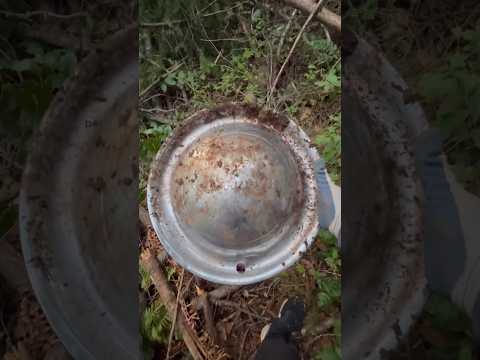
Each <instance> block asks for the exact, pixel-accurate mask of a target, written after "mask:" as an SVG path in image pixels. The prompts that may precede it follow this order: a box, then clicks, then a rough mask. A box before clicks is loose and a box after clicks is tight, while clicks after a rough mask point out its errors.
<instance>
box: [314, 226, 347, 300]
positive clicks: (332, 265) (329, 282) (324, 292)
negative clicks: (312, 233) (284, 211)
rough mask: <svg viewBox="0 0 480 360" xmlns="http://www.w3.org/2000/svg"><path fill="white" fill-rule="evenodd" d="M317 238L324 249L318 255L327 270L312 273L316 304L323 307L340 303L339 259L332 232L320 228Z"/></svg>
mask: <svg viewBox="0 0 480 360" xmlns="http://www.w3.org/2000/svg"><path fill="white" fill-rule="evenodd" d="M319 239H320V241H322V243H323V245H324V247H325V250H323V251H322V252H321V253H320V257H321V258H322V259H323V261H324V262H325V264H326V266H327V272H325V271H314V273H313V275H314V277H315V281H316V283H317V287H318V293H317V298H318V305H319V307H320V309H325V308H327V307H329V306H331V305H337V304H339V303H340V296H341V281H340V277H339V271H340V267H341V260H340V255H339V253H338V247H337V241H336V239H335V237H334V236H333V235H332V234H330V233H329V232H328V231H325V230H322V231H321V232H320V233H319Z"/></svg>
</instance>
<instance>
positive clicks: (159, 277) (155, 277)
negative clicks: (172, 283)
mask: <svg viewBox="0 0 480 360" xmlns="http://www.w3.org/2000/svg"><path fill="white" fill-rule="evenodd" d="M140 261H141V263H142V265H143V267H144V269H145V270H147V271H148V272H149V274H150V277H151V278H152V281H153V284H154V285H155V288H156V289H157V292H158V295H159V296H160V299H161V300H162V303H163V304H164V305H165V307H166V308H167V310H168V314H169V316H170V319H175V317H176V325H177V328H178V329H179V330H180V332H181V333H182V338H183V341H184V343H185V345H186V346H187V348H188V350H189V351H190V354H191V355H192V357H193V359H194V360H203V356H202V355H201V354H200V352H199V350H198V347H197V345H196V344H197V343H198V342H199V340H198V338H196V335H195V334H194V333H193V331H192V329H191V328H190V327H189V326H188V324H187V320H186V319H185V315H183V313H182V312H178V313H177V315H175V314H176V310H178V309H176V303H177V302H176V298H175V296H174V295H173V293H172V291H171V290H170V287H169V285H168V281H167V279H166V278H165V275H164V274H163V271H162V269H161V267H160V264H159V263H158V261H157V260H156V259H155V256H154V255H153V254H152V253H151V252H150V251H149V250H145V251H144V252H143V253H142V254H141V256H140ZM172 326H173V324H172Z"/></svg>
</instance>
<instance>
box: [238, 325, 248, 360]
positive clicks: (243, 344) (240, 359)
mask: <svg viewBox="0 0 480 360" xmlns="http://www.w3.org/2000/svg"><path fill="white" fill-rule="evenodd" d="M249 332H250V329H249V328H247V331H245V335H243V339H242V342H241V344H240V351H239V352H238V353H239V354H238V360H242V356H243V349H244V348H245V341H246V340H247V336H248V333H249Z"/></svg>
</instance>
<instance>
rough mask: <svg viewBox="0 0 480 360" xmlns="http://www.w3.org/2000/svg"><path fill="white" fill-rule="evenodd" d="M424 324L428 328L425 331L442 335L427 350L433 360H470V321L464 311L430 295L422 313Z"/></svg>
mask: <svg viewBox="0 0 480 360" xmlns="http://www.w3.org/2000/svg"><path fill="white" fill-rule="evenodd" d="M424 323H425V324H428V325H427V326H429V327H430V328H429V329H428V330H425V331H429V332H430V333H432V332H433V333H440V334H443V335H444V336H442V337H441V338H442V339H443V340H442V341H436V342H434V344H432V346H431V348H430V349H429V350H428V352H429V355H430V356H431V357H432V358H434V359H439V360H447V359H460V360H471V359H473V358H472V354H473V345H472V321H471V319H470V318H469V316H468V315H467V314H466V313H465V311H464V310H463V309H461V308H459V307H458V306H456V305H455V304H453V303H452V302H451V301H450V300H449V299H447V298H446V297H444V296H443V295H439V294H435V293H433V294H431V296H430V298H429V300H428V302H427V304H426V306H425V312H424Z"/></svg>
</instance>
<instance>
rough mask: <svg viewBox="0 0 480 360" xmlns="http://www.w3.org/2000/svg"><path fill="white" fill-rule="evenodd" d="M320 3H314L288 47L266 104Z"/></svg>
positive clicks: (321, 1)
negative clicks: (288, 50) (290, 45)
mask: <svg viewBox="0 0 480 360" xmlns="http://www.w3.org/2000/svg"><path fill="white" fill-rule="evenodd" d="M322 3H323V0H319V1H318V3H317V4H316V5H315V7H314V8H313V10H312V12H311V13H310V15H309V16H308V18H307V20H306V21H305V23H304V24H303V26H302V28H301V29H300V31H299V33H298V35H297V38H296V39H295V41H294V43H293V45H292V47H291V48H290V52H289V53H288V55H287V58H286V59H285V61H284V62H283V64H282V67H281V68H280V70H279V71H278V74H277V77H276V78H275V80H274V81H273V84H272V87H271V89H270V92H269V94H268V97H267V104H269V103H270V99H271V98H272V95H273V93H274V91H275V88H276V87H277V84H278V80H279V79H280V76H281V75H282V73H283V70H284V69H285V66H287V63H288V62H289V60H290V58H291V57H292V54H293V52H294V50H295V48H296V46H297V44H298V42H299V41H300V38H301V37H302V34H303V33H304V31H305V29H306V28H307V25H308V24H309V23H310V21H312V18H313V17H314V16H315V14H316V13H317V11H318V9H320V6H322Z"/></svg>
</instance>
